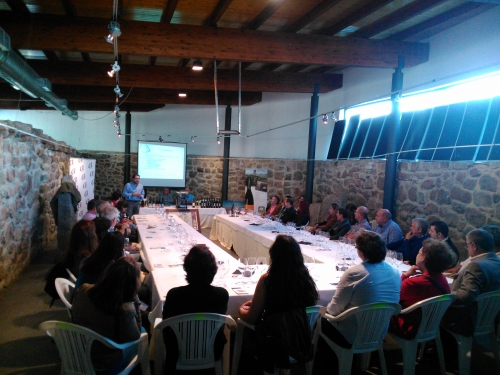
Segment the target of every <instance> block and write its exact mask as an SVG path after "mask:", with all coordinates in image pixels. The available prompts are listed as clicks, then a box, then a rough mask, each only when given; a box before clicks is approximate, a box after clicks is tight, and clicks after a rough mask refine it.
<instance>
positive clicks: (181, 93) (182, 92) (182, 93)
mask: <svg viewBox="0 0 500 375" xmlns="http://www.w3.org/2000/svg"><path fill="white" fill-rule="evenodd" d="M186 96H187V94H186V92H184V91H181V92H179V98H185V97H186Z"/></svg>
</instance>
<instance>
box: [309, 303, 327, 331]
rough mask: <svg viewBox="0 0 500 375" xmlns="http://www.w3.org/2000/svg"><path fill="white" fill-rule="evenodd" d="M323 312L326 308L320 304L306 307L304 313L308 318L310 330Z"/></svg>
mask: <svg viewBox="0 0 500 375" xmlns="http://www.w3.org/2000/svg"><path fill="white" fill-rule="evenodd" d="M325 313H326V309H325V308H324V307H323V306H320V305H316V306H309V307H306V315H307V319H308V320H309V326H310V327H311V331H312V330H313V329H314V326H315V325H316V322H317V321H318V319H319V318H320V317H322V316H323V315H325Z"/></svg>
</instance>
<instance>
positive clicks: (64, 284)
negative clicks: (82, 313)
mask: <svg viewBox="0 0 500 375" xmlns="http://www.w3.org/2000/svg"><path fill="white" fill-rule="evenodd" d="M55 283H56V290H57V294H59V298H61V301H62V302H63V303H64V306H66V310H68V315H69V319H70V320H71V318H72V315H71V303H69V301H71V295H72V294H73V290H74V289H75V284H73V283H72V282H71V281H69V280H68V279H63V278H62V277H58V278H57V279H56V281H55Z"/></svg>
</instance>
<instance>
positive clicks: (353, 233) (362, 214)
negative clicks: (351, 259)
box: [345, 206, 372, 239]
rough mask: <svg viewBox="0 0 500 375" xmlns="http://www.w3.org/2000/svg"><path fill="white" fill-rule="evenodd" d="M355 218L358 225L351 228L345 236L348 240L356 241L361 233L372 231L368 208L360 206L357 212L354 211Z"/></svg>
mask: <svg viewBox="0 0 500 375" xmlns="http://www.w3.org/2000/svg"><path fill="white" fill-rule="evenodd" d="M354 218H355V219H356V221H357V223H356V224H354V225H353V226H351V229H350V230H349V232H347V233H346V235H345V237H346V238H350V239H356V237H357V236H359V234H360V233H361V232H364V231H365V230H371V229H372V228H371V227H370V223H369V222H368V208H366V207H365V206H359V207H358V208H356V211H354Z"/></svg>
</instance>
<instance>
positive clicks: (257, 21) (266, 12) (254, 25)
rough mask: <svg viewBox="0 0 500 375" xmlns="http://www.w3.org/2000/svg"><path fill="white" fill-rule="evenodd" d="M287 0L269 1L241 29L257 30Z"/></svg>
mask: <svg viewBox="0 0 500 375" xmlns="http://www.w3.org/2000/svg"><path fill="white" fill-rule="evenodd" d="M286 1H287V0H274V1H270V2H269V4H267V6H266V7H265V8H264V9H262V11H261V12H260V13H259V14H257V16H256V17H255V18H254V19H253V20H252V21H250V22H249V23H248V24H247V25H246V26H244V27H243V28H242V30H257V29H258V28H259V27H261V26H262V25H263V24H264V22H266V21H267V20H268V19H269V17H271V16H272V15H273V14H274V13H276V11H277V10H278V9H279V8H280V7H281V6H282V5H283V4H284V3H285V2H286Z"/></svg>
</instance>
